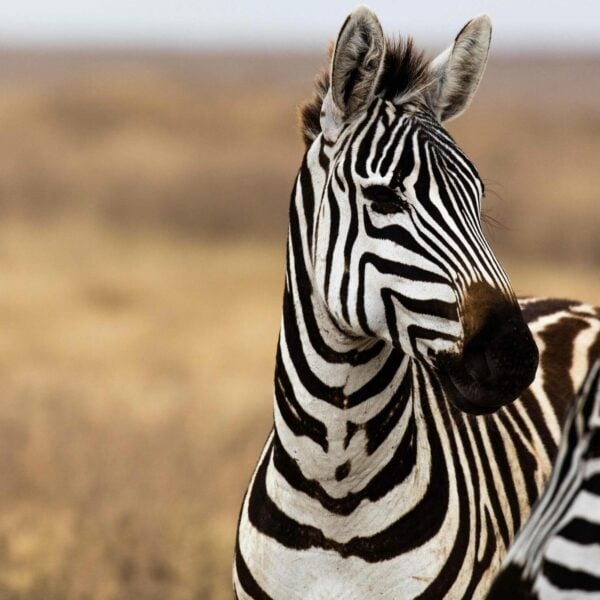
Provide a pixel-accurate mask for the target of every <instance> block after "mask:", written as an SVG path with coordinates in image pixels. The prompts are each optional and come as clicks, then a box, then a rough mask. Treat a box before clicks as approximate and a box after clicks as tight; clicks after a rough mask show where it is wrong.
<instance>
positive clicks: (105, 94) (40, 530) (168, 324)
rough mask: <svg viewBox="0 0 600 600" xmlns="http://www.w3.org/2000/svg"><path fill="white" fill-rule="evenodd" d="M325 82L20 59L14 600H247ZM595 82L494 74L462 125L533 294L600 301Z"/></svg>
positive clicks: (11, 423) (11, 158)
mask: <svg viewBox="0 0 600 600" xmlns="http://www.w3.org/2000/svg"><path fill="white" fill-rule="evenodd" d="M318 64H319V60H318V59H315V58H314V57H302V56H286V57H283V58H277V59H275V58H269V57H243V56H223V55H219V56H204V57H202V56H195V55H183V54H181V55H158V54H156V55H151V54H143V53H137V54H135V53H130V54H128V55H125V54H118V53H114V54H104V55H102V56H100V55H96V54H88V55H68V54H63V55H60V54H53V55H48V54H43V53H40V54H31V53H29V54H27V53H12V54H11V53H7V52H4V53H3V54H0V150H1V151H0V383H1V385H0V389H1V390H2V396H1V398H0V473H1V475H2V477H1V479H0V599H4V598H6V599H21V598H23V599H25V598H27V599H34V600H35V599H39V600H41V599H44V600H59V599H60V600H63V599H64V600H71V599H73V600H74V599H93V600H96V599H102V600H104V599H106V600H112V599H115V600H116V599H119V600H120V599H132V600H137V599H159V598H160V599H164V598H169V599H171V598H172V599H174V600H179V599H181V600H184V599H186V600H187V599H192V598H194V599H196V598H215V599H220V598H229V597H230V589H229V574H230V563H231V554H232V548H233V539H234V529H235V521H236V518H237V511H238V507H239V504H240V502H241V497H242V494H243V490H244V488H245V486H246V483H247V481H248V478H249V476H250V473H251V470H252V468H253V465H254V462H255V461H256V459H257V456H258V453H259V451H260V447H261V445H262V443H263V441H264V439H265V437H266V435H267V433H268V429H269V424H270V418H271V376H272V370H273V357H274V351H275V345H276V338H277V328H278V324H279V316H280V315H279V311H280V301H281V292H282V283H283V269H284V236H285V229H286V212H287V199H288V195H289V191H290V189H291V184H292V180H293V176H294V172H295V170H296V169H297V167H298V165H299V162H300V156H301V150H302V148H301V145H300V142H299V138H298V136H297V135H296V132H295V130H294V120H295V115H294V110H295V105H297V104H298V102H299V101H300V100H301V99H302V98H304V97H306V96H308V95H309V93H310V80H311V78H312V74H313V72H314V70H315V68H316V66H317V65H318ZM597 65H598V61H597V60H596V59H585V58H579V59H573V60H569V61H565V60H563V61H555V60H552V59H545V60H539V59H527V60H524V59H521V60H516V59H512V60H508V59H506V60H503V61H500V62H497V63H492V64H491V65H490V68H489V70H488V73H487V78H486V80H485V81H484V84H483V86H482V89H481V94H480V97H479V98H478V99H477V100H476V101H475V104H474V106H473V108H472V110H471V112H470V113H469V114H468V115H466V116H465V117H463V119H461V120H460V121H457V122H456V124H455V125H454V124H452V125H451V131H452V133H453V135H454V136H455V137H456V139H457V140H458V141H459V143H460V144H461V145H462V146H463V148H464V149H465V150H466V152H467V153H468V154H469V155H470V156H471V158H472V159H473V160H474V162H475V164H476V165H477V166H478V168H479V170H480V172H481V175H482V177H483V178H484V180H485V181H486V182H487V188H488V198H487V200H486V204H487V205H488V207H487V209H486V210H487V212H489V213H491V215H492V217H493V218H494V219H496V220H498V221H500V222H501V223H502V226H499V227H491V228H490V229H489V235H490V238H491V241H492V245H493V246H494V247H495V248H496V249H497V251H498V254H499V255H500V256H501V258H502V259H503V262H504V264H505V267H506V269H507V271H508V273H509V274H510V276H511V279H512V281H513V284H514V287H515V288H516V289H517V290H518V291H519V292H521V293H534V294H546V295H548V294H551V295H559V296H568V297H579V298H582V299H585V300H588V301H592V302H596V303H598V302H600V278H599V277H598V262H599V261H600V239H599V238H598V235H597V230H598V217H599V210H598V200H599V197H598V191H597V185H598V174H597V165H598V164H599V158H600V150H599V145H598V140H599V138H600V111H599V109H598V104H597V98H598V97H599V96H600V73H599V71H598V66H597Z"/></svg>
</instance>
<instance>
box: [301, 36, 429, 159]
mask: <svg viewBox="0 0 600 600" xmlns="http://www.w3.org/2000/svg"><path fill="white" fill-rule="evenodd" d="M332 52H333V43H332V44H330V46H329V51H328V54H329V56H330V57H331V54H332ZM431 80H432V73H431V71H430V70H429V62H428V61H427V60H426V59H425V54H424V52H422V51H420V50H416V49H415V47H414V45H413V40H412V38H410V37H409V38H406V39H404V38H398V39H393V40H390V39H388V40H387V44H386V52H385V58H384V64H383V70H382V72H381V75H380V77H379V81H378V84H377V91H376V94H377V96H379V97H382V98H386V99H388V100H390V101H396V102H398V101H399V100H406V99H407V98H408V97H409V96H411V95H413V94H414V95H417V94H418V93H419V92H420V91H421V90H423V89H424V88H426V87H427V86H428V85H429V83H430V82H431ZM328 90H329V70H328V69H321V71H320V72H319V73H318V74H317V77H316V78H315V89H314V93H313V96H312V98H311V99H310V100H307V101H306V102H305V103H304V104H303V105H301V106H300V110H299V121H300V130H301V133H302V137H303V139H304V143H305V144H306V147H307V148H308V147H309V146H310V145H311V144H312V142H313V141H314V140H315V138H316V137H317V136H318V135H319V134H320V133H321V122H320V116H321V106H322V104H323V99H324V98H325V95H326V94H327V91H328Z"/></svg>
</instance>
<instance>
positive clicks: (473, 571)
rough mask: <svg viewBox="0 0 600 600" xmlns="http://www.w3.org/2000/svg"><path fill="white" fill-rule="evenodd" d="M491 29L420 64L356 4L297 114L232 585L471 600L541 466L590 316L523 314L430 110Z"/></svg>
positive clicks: (485, 583) (295, 593) (473, 70)
mask: <svg viewBox="0 0 600 600" xmlns="http://www.w3.org/2000/svg"><path fill="white" fill-rule="evenodd" d="M489 34H490V28H489V20H488V19H487V18H486V17H480V18H477V19H474V20H473V21H471V22H470V23H469V24H467V26H465V28H464V29H463V30H462V31H461V33H460V34H459V36H458V37H457V38H456V40H455V43H454V45H453V46H452V47H451V48H450V49H449V50H448V51H446V52H444V53H442V55H440V57H438V59H436V60H435V61H433V62H432V63H431V64H430V65H427V64H425V63H423V62H422V59H421V58H420V57H419V56H418V55H416V54H415V53H414V52H413V51H412V49H411V47H410V45H406V46H402V45H400V46H398V47H393V46H390V45H389V44H388V45H386V42H385V40H384V38H383V34H382V32H381V27H380V25H379V22H378V21H377V19H376V17H375V16H374V15H373V14H372V13H370V11H368V10H367V9H364V8H361V9H357V11H355V12H354V13H352V14H351V15H350V17H349V18H348V19H347V20H346V22H345V23H344V25H343V27H342V30H341V31H340V34H339V36H338V41H337V43H336V46H335V49H334V52H333V57H332V67H331V72H330V78H329V81H327V80H323V81H322V82H321V84H320V85H319V87H318V89H319V94H318V97H317V99H316V101H315V102H314V104H313V105H311V106H309V107H307V109H305V111H304V134H305V138H306V140H307V143H308V146H309V147H308V149H307V152H306V154H305V157H304V161H303V164H302V166H301V168H300V172H299V174H298V177H297V179H296V183H295V186H294V191H293V192H292V201H291V206H290V227H289V235H288V247H287V271H286V280H285V291H284V302H283V317H282V323H281V331H280V338H279V343H278V348H277V358H276V368H275V382H274V384H275V401H274V428H273V431H272V433H271V434H270V436H269V439H268V440H267V443H266V445H265V448H264V451H263V454H262V456H261V458H260V460H259V463H258V466H257V468H256V470H255V472H254V475H253V477H252V480H251V482H250V485H249V488H248V491H247V493H246V496H245V498H244V502H243V505H242V509H241V513H240V520H239V525H238V537H237V544H236V557H235V562H234V588H235V593H236V595H237V597H238V598H275V599H277V600H278V599H295V598H298V599H300V598H302V599H313V598H314V599H318V598H340V599H342V598H348V599H350V598H416V597H422V598H426V597H428V598H442V597H449V598H461V597H465V598H471V597H482V596H483V595H484V594H485V592H486V591H487V590H488V588H489V585H490V583H491V580H492V578H493V576H494V574H495V573H496V572H497V570H498V568H499V566H500V561H501V559H502V557H503V555H504V553H505V551H506V548H507V547H508V545H509V544H510V542H511V540H512V538H513V536H514V534H515V533H516V531H517V530H518V529H519V527H520V526H521V524H522V523H523V521H524V519H525V518H526V517H527V515H528V513H529V508H530V506H531V504H532V503H533V502H534V501H535V499H536V498H537V496H538V495H539V493H540V491H541V489H542V487H543V485H544V483H545V481H546V479H547V477H548V475H549V473H550V469H551V464H552V460H553V458H554V454H555V451H556V443H557V440H558V437H559V434H560V429H561V424H562V421H563V418H564V411H565V407H566V406H567V405H568V403H569V402H570V401H572V398H573V396H574V392H573V390H574V389H575V388H574V386H577V385H578V384H579V382H580V380H581V378H582V377H583V373H584V372H585V371H586V370H587V368H588V361H589V358H588V357H589V356H590V355H593V354H594V353H598V352H599V351H600V342H598V337H599V332H600V324H599V321H598V318H597V314H596V313H595V312H594V310H593V309H592V308H591V307H589V306H586V305H580V304H577V303H569V302H561V301H547V300H535V299H528V300H524V301H523V302H522V305H521V308H522V310H521V308H520V307H519V304H518V303H517V300H516V298H515V297H514V294H513V292H512V289H511V288H510V284H509V282H508V279H507V277H506V275H505V274H504V271H503V270H502V268H501V267H500V265H499V263H498V262H497V260H496V258H495V257H494V255H493V253H492V251H491V250H490V248H489V246H488V245H487V242H486V241H485V238H484V237H483V234H482V232H481V228H480V221H479V211H480V205H481V199H482V192H483V185H482V183H481V181H480V179H479V176H478V174H477V172H476V170H475V168H474V167H473V165H472V164H471V163H470V162H469V161H468V159H467V158H466V157H465V156H464V154H463V153H462V152H461V151H460V149H459V148H458V147H457V146H456V144H455V143H454V141H453V140H452V138H451V137H450V136H449V135H448V134H447V133H446V131H445V130H444V129H443V127H442V126H441V124H440V122H441V121H442V120H446V119H448V118H452V117H454V116H456V115H457V114H459V113H460V112H462V110H464V108H465V107H466V105H467V104H468V102H469V101H470V98H471V96H472V94H473V93H474V91H475V89H476V87H477V83H478V81H479V78H480V77H481V73H482V72H483V68H484V66H485V60H486V58H487V47H488V45H489ZM423 90H425V91H423ZM523 315H524V316H525V319H526V320H527V322H528V323H529V325H530V328H531V331H532V332H533V335H534V336H535V337H536V340H535V341H536V344H537V346H538V347H539V348H540V354H541V369H540V370H539V371H538V373H537V376H536V377H535V380H534V375H535V372H536V367H537V364H538V351H537V348H536V344H534V341H533V338H532V334H531V333H530V329H529V328H528V327H527V326H526V325H525V321H524V320H523ZM556 339H559V340H560V344H561V345H562V346H564V344H568V345H569V348H570V349H572V350H573V354H572V356H571V355H570V354H569V356H568V357H567V359H565V353H564V352H563V353H562V354H560V353H558V355H559V356H560V357H561V359H560V360H559V361H558V360H557V350H556V348H555V343H556ZM554 376H558V377H560V385H559V386H558V387H557V386H555V385H550V383H551V381H550V379H551V378H552V377H554ZM529 384H531V386H530V387H529V389H527V390H525V391H523V390H524V389H525V388H526V387H527V386H528V385H529ZM557 390H560V393H557ZM520 394H521V397H520V398H519V399H518V400H517V401H516V402H514V403H512V404H510V403H511V402H512V401H513V400H515V398H517V397H518V396H519V395H520ZM483 413H486V414H487V416H485V417H483V416H479V417H478V416H475V415H477V414H483ZM489 413H494V414H489Z"/></svg>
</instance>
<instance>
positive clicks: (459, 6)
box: [0, 0, 600, 52]
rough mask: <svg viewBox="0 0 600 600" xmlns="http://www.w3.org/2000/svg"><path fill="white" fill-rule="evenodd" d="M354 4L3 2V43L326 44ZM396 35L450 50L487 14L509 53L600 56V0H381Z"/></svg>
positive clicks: (278, 0)
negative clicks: (471, 23)
mask: <svg viewBox="0 0 600 600" xmlns="http://www.w3.org/2000/svg"><path fill="white" fill-rule="evenodd" d="M359 3H360V2H355V1H350V0H295V1H291V0H271V1H245V2H243V1H239V0H214V1H207V0H102V1H99V0H91V1H90V0H16V1H8V0H2V2H1V3H0V45H3V46H6V45H12V44H32V43H33V44H43V45H47V44H58V45H80V44H88V45H96V46H97V45H119V46H123V45H136V46H137V45H156V46H167V47H169V46H175V47H182V46H183V47H190V46H191V47H208V48H215V49H231V48H255V49H273V48H286V47H287V48H297V49H303V48H311V49H312V48H319V49H320V48H322V47H323V46H324V44H325V42H326V40H328V39H329V38H331V37H334V36H335V34H336V32H337V29H338V28H339V26H340V25H341V23H342V21H343V19H344V17H345V15H346V14H347V13H348V12H349V11H350V10H351V9H352V8H353V7H354V6H356V5H357V4H359ZM366 4H368V5H369V6H370V7H371V8H372V9H373V10H375V12H376V13H377V14H378V15H379V17H380V20H381V22H382V24H383V27H384V30H385V31H386V32H387V33H389V34H392V33H396V32H401V33H404V34H406V33H410V34H412V35H413V36H414V37H415V38H416V39H417V41H421V43H422V44H433V45H444V46H445V45H447V44H448V43H449V42H450V41H451V40H452V38H453V37H454V35H455V34H456V33H457V31H458V30H459V29H460V28H461V27H462V25H463V24H464V23H465V22H466V21H467V20H468V19H470V18H471V17H473V16H475V15H477V14H480V13H482V12H486V13H488V14H489V15H490V16H491V17H492V22H493V24H494V42H493V43H494V47H495V48H496V49H499V50H501V51H507V50H508V51H510V50H521V49H533V50H538V51H567V52H568V51H574V52H576V51H581V50H583V51H585V50H592V51H600V0H412V1H408V0H404V1H402V0H394V1H392V0H371V1H370V2H366Z"/></svg>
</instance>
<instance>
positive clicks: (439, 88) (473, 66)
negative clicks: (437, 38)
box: [428, 15, 492, 121]
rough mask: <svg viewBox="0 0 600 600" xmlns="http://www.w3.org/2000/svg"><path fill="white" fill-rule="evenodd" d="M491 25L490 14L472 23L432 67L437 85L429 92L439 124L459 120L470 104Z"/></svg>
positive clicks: (483, 66) (488, 45)
mask: <svg viewBox="0 0 600 600" xmlns="http://www.w3.org/2000/svg"><path fill="white" fill-rule="evenodd" d="M491 36H492V22H491V20H490V18H489V17H488V16H487V15H479V16H478V17H475V18H474V19H472V20H471V21H469V22H468V23H467V24H466V25H465V26H464V27H463V28H462V29H461V31H460V33H459V34H458V35H457V36H456V39H455V40H454V44H453V45H452V46H450V47H449V48H447V49H446V50H444V52H442V53H441V54H440V55H439V56H438V57H437V58H435V59H434V60H433V61H432V62H431V65H430V70H431V72H432V74H433V78H434V83H433V84H432V85H431V87H430V88H429V90H428V100H429V103H430V106H431V108H432V109H433V111H434V112H435V114H436V115H437V117H438V119H439V120H440V121H449V120H450V119H454V118H455V117H458V115H460V114H461V113H462V112H463V111H464V110H465V109H466V108H467V107H468V106H469V104H470V102H471V100H472V99H473V96H474V95H475V92H476V91H477V86H478V85H479V82H480V81H481V77H482V75H483V72H484V70H485V65H486V63H487V58H488V51H489V49H490V41H491Z"/></svg>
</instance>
